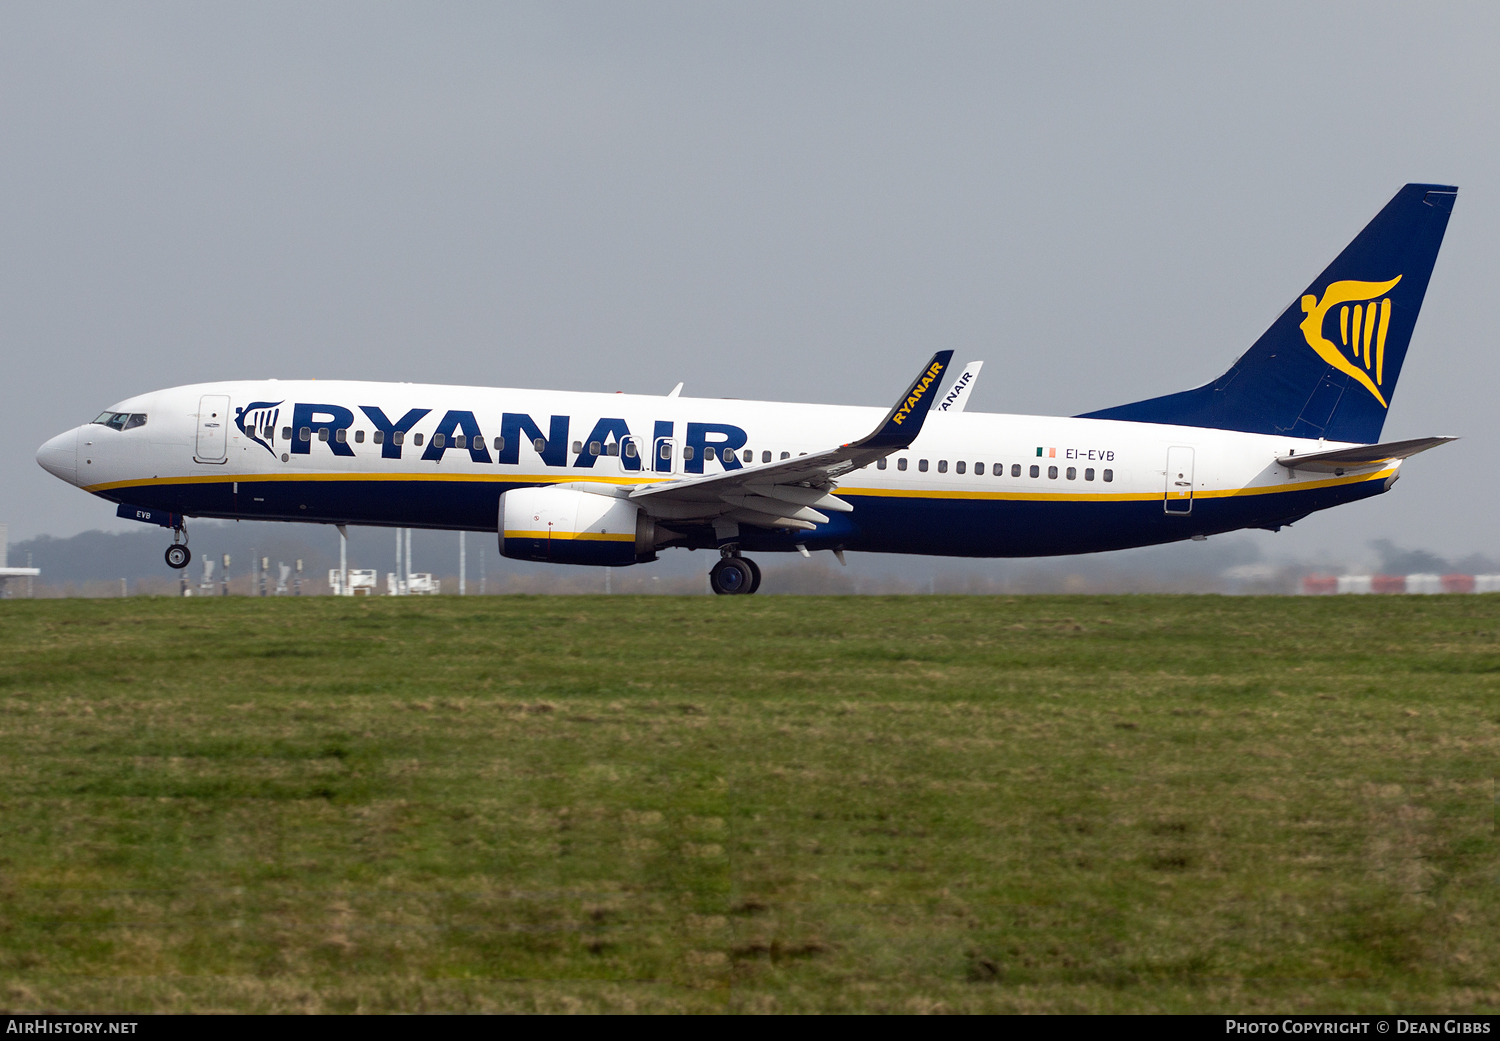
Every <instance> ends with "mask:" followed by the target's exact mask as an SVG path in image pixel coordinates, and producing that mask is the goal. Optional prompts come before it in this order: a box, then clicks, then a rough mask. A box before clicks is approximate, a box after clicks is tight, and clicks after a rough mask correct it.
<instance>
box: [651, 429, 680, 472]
mask: <svg viewBox="0 0 1500 1041" xmlns="http://www.w3.org/2000/svg"><path fill="white" fill-rule="evenodd" d="M651 469H653V470H655V471H656V472H657V473H659V474H669V473H675V472H676V471H677V443H676V442H675V441H674V440H673V439H672V438H670V437H658V438H657V439H656V441H655V442H654V443H653V444H652V446H651Z"/></svg>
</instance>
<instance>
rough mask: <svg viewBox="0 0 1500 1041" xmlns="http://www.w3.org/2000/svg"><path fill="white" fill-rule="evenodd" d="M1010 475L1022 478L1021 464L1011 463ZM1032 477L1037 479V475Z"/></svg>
mask: <svg viewBox="0 0 1500 1041" xmlns="http://www.w3.org/2000/svg"><path fill="white" fill-rule="evenodd" d="M1010 475H1011V476H1012V477H1020V476H1021V464H1020V463H1011V464H1010ZM1031 476H1033V477H1035V476H1036V474H1032V475H1031Z"/></svg>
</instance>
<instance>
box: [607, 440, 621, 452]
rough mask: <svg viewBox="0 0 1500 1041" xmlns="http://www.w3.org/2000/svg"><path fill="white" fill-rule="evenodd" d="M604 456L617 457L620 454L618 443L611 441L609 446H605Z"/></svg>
mask: <svg viewBox="0 0 1500 1041" xmlns="http://www.w3.org/2000/svg"><path fill="white" fill-rule="evenodd" d="M604 454H605V455H619V454H620V442H618V441H611V442H610V443H609V444H607V445H605V446H604Z"/></svg>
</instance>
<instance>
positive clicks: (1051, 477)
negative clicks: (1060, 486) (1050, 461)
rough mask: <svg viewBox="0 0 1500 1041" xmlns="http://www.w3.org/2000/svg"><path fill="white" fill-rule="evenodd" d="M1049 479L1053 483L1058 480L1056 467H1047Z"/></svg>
mask: <svg viewBox="0 0 1500 1041" xmlns="http://www.w3.org/2000/svg"><path fill="white" fill-rule="evenodd" d="M1047 479H1048V480H1051V481H1055V480H1057V467H1055V466H1049V467H1047Z"/></svg>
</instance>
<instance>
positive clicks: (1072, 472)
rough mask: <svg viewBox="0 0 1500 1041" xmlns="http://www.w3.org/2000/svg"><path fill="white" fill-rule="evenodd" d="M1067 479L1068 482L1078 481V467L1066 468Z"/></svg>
mask: <svg viewBox="0 0 1500 1041" xmlns="http://www.w3.org/2000/svg"><path fill="white" fill-rule="evenodd" d="M1067 478H1068V480H1070V481H1076V480H1078V467H1076V466H1070V467H1068V473H1067Z"/></svg>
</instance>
